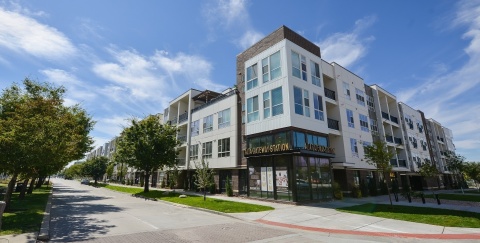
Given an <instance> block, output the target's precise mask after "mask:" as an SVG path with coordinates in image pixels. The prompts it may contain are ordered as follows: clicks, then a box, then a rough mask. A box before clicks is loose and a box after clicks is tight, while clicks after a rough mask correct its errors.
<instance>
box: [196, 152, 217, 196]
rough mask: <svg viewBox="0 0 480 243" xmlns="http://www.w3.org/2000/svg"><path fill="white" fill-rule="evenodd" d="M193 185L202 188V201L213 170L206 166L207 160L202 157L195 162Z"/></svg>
mask: <svg viewBox="0 0 480 243" xmlns="http://www.w3.org/2000/svg"><path fill="white" fill-rule="evenodd" d="M195 168H196V170H195V185H196V186H197V187H198V188H200V189H203V201H205V200H206V198H207V189H208V187H209V186H210V185H211V184H212V181H213V176H214V174H215V172H214V171H213V170H212V169H210V168H209V167H208V161H206V160H205V159H203V158H202V160H201V161H200V162H195Z"/></svg>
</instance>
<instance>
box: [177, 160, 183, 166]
mask: <svg viewBox="0 0 480 243" xmlns="http://www.w3.org/2000/svg"><path fill="white" fill-rule="evenodd" d="M175 160H176V162H177V165H178V166H185V159H175Z"/></svg>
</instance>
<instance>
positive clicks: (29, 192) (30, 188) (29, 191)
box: [27, 177, 37, 194]
mask: <svg viewBox="0 0 480 243" xmlns="http://www.w3.org/2000/svg"><path fill="white" fill-rule="evenodd" d="M36 179H37V178H35V177H32V181H30V186H29V187H28V191H27V194H32V192H33V187H34V186H35V180H36Z"/></svg>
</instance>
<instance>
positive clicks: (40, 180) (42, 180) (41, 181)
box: [35, 177, 45, 188]
mask: <svg viewBox="0 0 480 243" xmlns="http://www.w3.org/2000/svg"><path fill="white" fill-rule="evenodd" d="M44 181H45V177H39V178H38V181H37V185H35V188H40V187H42V185H43V182H44Z"/></svg>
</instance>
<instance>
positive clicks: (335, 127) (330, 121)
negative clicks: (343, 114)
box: [327, 118, 340, 131]
mask: <svg viewBox="0 0 480 243" xmlns="http://www.w3.org/2000/svg"><path fill="white" fill-rule="evenodd" d="M327 123H328V128H330V129H333V130H338V131H340V126H339V125H338V121H337V120H333V119H330V118H327Z"/></svg>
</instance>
